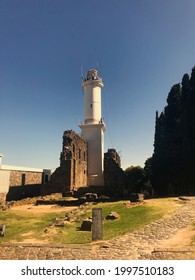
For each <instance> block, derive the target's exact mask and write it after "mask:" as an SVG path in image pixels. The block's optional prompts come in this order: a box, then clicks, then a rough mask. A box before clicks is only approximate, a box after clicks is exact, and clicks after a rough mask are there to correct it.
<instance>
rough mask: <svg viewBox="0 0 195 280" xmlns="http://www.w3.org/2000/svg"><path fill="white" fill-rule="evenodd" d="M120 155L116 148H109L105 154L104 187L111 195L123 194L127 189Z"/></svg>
mask: <svg viewBox="0 0 195 280" xmlns="http://www.w3.org/2000/svg"><path fill="white" fill-rule="evenodd" d="M120 162H121V161H120V156H119V155H118V153H117V152H116V150H115V149H108V152H107V153H105V154H104V187H105V192H106V193H107V194H108V195H111V196H123V194H124V189H125V184H126V180H125V174H124V171H123V170H122V168H121V167H120Z"/></svg>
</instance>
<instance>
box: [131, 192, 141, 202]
mask: <svg viewBox="0 0 195 280" xmlns="http://www.w3.org/2000/svg"><path fill="white" fill-rule="evenodd" d="M129 199H130V201H131V202H142V201H143V200H144V194H143V193H130V195H129Z"/></svg>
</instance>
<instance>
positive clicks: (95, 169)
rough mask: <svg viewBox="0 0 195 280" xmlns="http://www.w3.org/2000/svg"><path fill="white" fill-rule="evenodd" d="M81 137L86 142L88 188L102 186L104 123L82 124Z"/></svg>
mask: <svg viewBox="0 0 195 280" xmlns="http://www.w3.org/2000/svg"><path fill="white" fill-rule="evenodd" d="M79 127H80V128H81V137H82V138H83V139H84V140H86V141H87V149H88V154H87V163H88V164H87V166H88V171H87V182H88V186H104V175H103V172H104V131H105V125H104V123H98V124H83V125H80V126H79Z"/></svg>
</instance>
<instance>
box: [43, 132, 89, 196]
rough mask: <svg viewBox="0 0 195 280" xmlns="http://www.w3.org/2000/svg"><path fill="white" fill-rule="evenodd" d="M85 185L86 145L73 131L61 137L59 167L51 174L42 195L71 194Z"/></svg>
mask: <svg viewBox="0 0 195 280" xmlns="http://www.w3.org/2000/svg"><path fill="white" fill-rule="evenodd" d="M86 185H87V143H86V141H85V140H84V139H82V138H81V137H80V136H79V135H78V134H76V133H75V132H74V131H73V130H66V131H65V132H64V135H63V147H62V152H61V154H60V167H58V168H57V169H56V170H55V171H54V173H53V174H52V176H51V178H50V181H49V182H48V184H46V185H45V186H44V187H43V188H42V193H43V194H47V193H51V192H53V193H54V192H61V193H63V195H64V196H66V195H67V193H68V194H70V192H71V193H72V194H73V193H74V192H75V191H76V190H77V189H78V188H79V187H83V186H86Z"/></svg>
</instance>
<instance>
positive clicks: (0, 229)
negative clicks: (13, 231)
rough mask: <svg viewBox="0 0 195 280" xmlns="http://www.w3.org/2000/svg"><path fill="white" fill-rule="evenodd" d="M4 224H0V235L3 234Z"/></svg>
mask: <svg viewBox="0 0 195 280" xmlns="http://www.w3.org/2000/svg"><path fill="white" fill-rule="evenodd" d="M5 227H6V226H5V225H2V224H0V236H4V235H5Z"/></svg>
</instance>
